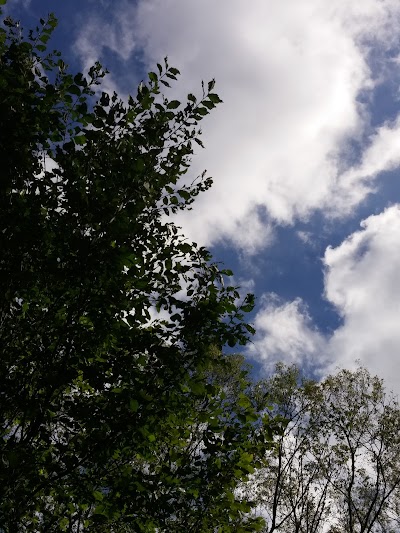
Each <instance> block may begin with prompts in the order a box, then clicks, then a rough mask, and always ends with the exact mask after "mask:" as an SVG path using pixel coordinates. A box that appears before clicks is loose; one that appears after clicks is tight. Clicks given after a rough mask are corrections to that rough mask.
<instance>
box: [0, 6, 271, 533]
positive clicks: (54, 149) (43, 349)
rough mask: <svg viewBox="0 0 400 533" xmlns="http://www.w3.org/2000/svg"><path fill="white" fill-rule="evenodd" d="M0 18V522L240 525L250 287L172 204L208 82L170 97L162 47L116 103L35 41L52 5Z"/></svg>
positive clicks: (72, 526) (180, 189) (253, 433)
mask: <svg viewBox="0 0 400 533" xmlns="http://www.w3.org/2000/svg"><path fill="white" fill-rule="evenodd" d="M0 3H3V4H4V1H3V2H0ZM4 24H5V26H4V28H1V30H0V160H1V167H0V339H1V340H0V428H1V439H0V457H1V458H0V530H1V531H7V532H16V531H18V532H25V531H26V532H27V531H43V532H52V531H70V532H72V531H74V532H79V531H96V532H101V531H107V532H110V531H115V532H117V531H118V532H119V531H128V530H132V531H135V532H140V531H144V532H152V531H153V532H156V531H157V532H162V531H168V532H170V531H187V532H195V533H200V532H216V531H218V532H221V533H222V532H228V531H236V532H240V531H242V532H244V531H255V530H257V529H259V528H260V527H261V522H262V521H261V520H258V519H252V518H249V515H248V512H249V510H250V508H251V505H250V503H249V502H248V501H246V500H245V499H243V498H239V497H238V496H237V495H236V487H237V485H238V483H239V482H241V481H243V480H245V479H247V477H248V475H249V473H251V472H253V470H254V468H255V467H257V466H260V465H261V462H262V461H263V458H264V456H265V452H266V449H267V448H268V446H269V444H270V440H271V428H270V427H269V421H268V417H267V416H264V417H260V416H259V414H258V413H257V411H256V409H255V408H254V406H253V405H252V403H251V401H250V400H249V398H248V396H247V394H246V391H247V390H248V385H249V380H248V377H247V375H246V372H244V371H243V372H242V371H239V372H236V376H237V381H236V382H235V383H234V388H235V389H234V390H235V391H236V392H235V394H234V395H233V394H230V393H229V390H230V391H232V390H233V389H232V387H231V388H230V389H229V388H228V389H227V388H226V384H225V383H224V382H223V381H222V380H221V376H223V375H229V374H230V373H232V372H233V371H236V370H237V369H238V367H237V360H235V359H231V358H230V357H228V356H224V355H223V352H222V348H223V346H224V345H226V344H228V345H230V346H234V345H235V344H237V343H239V344H242V345H243V344H245V343H246V342H247V339H248V335H249V334H250V333H252V328H251V327H250V326H248V325H247V324H246V323H245V322H244V321H243V318H244V313H245V312H248V311H250V310H251V309H252V308H253V297H252V296H250V295H249V296H247V297H246V298H245V299H244V300H242V302H241V303H240V304H238V303H237V302H238V301H239V294H238V291H237V288H236V287H231V286H229V285H228V286H224V284H223V278H224V277H226V276H230V275H231V272H230V271H228V270H221V269H220V268H219V266H218V265H216V264H214V263H211V262H210V260H211V256H210V254H209V253H208V251H207V250H205V249H204V248H200V247H198V246H197V245H196V244H195V243H191V242H188V241H187V240H186V239H185V238H184V237H183V236H182V235H181V234H180V232H179V230H178V228H177V227H176V226H175V225H174V223H173V222H171V221H170V220H169V219H168V215H170V213H171V212H172V213H175V212H176V211H177V210H178V209H185V208H187V207H188V206H190V204H191V203H192V202H193V200H194V198H195V197H196V196H197V195H198V194H199V193H200V192H201V191H204V190H206V189H208V187H209V186H210V185H211V180H210V178H205V176H204V175H203V176H201V177H200V178H199V179H197V180H194V182H193V183H192V185H183V184H182V183H181V182H180V178H182V176H184V175H185V174H186V172H187V170H188V168H189V165H190V158H191V156H192V155H193V143H197V144H200V145H201V140H200V138H199V135H200V131H199V128H198V123H199V121H200V120H201V119H202V118H203V117H204V116H205V115H207V114H208V113H209V111H210V110H211V109H212V108H214V107H215V105H216V104H218V103H219V102H220V99H219V97H218V96H217V95H216V94H215V93H213V92H212V90H213V86H214V82H210V83H209V84H208V85H207V86H203V94H202V96H201V98H200V99H199V100H197V99H196V97H195V96H193V95H191V94H189V95H188V100H187V102H186V103H184V104H181V103H180V102H179V101H177V100H168V99H167V98H165V97H164V96H162V95H161V94H160V88H161V87H163V86H164V87H167V88H168V87H169V83H170V81H171V80H172V81H173V80H175V79H176V77H177V75H178V74H179V72H178V70H177V69H175V68H172V67H169V65H168V63H167V61H165V64H164V65H157V67H158V71H157V73H155V72H151V73H150V74H149V80H148V83H143V84H141V85H140V87H139V89H138V92H137V95H136V97H135V98H134V97H129V99H128V101H127V102H123V101H121V100H120V99H119V98H118V96H117V95H116V94H112V95H109V94H107V93H104V92H103V93H101V92H99V90H98V86H99V84H100V82H101V78H102V77H103V76H104V75H105V73H104V71H103V70H102V68H101V66H100V65H99V64H96V65H95V66H94V67H92V68H91V69H90V70H89V73H88V75H83V74H81V73H78V74H76V75H72V74H70V73H69V72H68V69H67V66H66V65H65V63H64V62H63V60H62V59H61V58H60V55H59V53H58V52H52V53H48V52H47V43H48V41H49V40H50V37H51V33H52V31H53V29H54V28H55V26H56V19H55V18H54V16H52V15H50V16H49V18H48V19H47V20H41V22H40V26H39V27H38V28H37V29H36V31H34V32H30V34H29V37H28V38H25V37H24V34H23V31H22V30H21V28H20V27H19V24H18V23H16V22H15V21H13V20H11V19H9V18H6V19H5V20H4ZM159 311H162V312H163V314H162V316H163V317H164V318H163V319H160V318H157V316H158V314H157V312H159ZM226 391H228V392H226ZM262 425H264V426H265V428H264V431H261V428H262Z"/></svg>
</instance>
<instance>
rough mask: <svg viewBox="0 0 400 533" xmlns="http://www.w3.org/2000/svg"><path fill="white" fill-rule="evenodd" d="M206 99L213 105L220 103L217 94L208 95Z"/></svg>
mask: <svg viewBox="0 0 400 533" xmlns="http://www.w3.org/2000/svg"><path fill="white" fill-rule="evenodd" d="M208 98H209V99H210V100H211V102H212V103H213V104H219V103H222V100H221V98H220V97H219V96H218V94H215V93H209V94H208Z"/></svg>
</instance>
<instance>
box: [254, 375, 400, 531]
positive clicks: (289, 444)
mask: <svg viewBox="0 0 400 533" xmlns="http://www.w3.org/2000/svg"><path fill="white" fill-rule="evenodd" d="M265 394H266V395H267V398H268V402H269V403H270V404H271V405H273V411H272V412H273V413H274V414H275V415H276V416H281V417H282V422H283V425H282V429H283V431H282V433H281V435H280V436H276V437H275V440H276V444H277V446H276V447H275V448H271V451H270V452H269V454H268V460H269V465H268V466H267V467H266V468H262V469H260V470H259V471H257V472H256V473H255V475H254V478H253V479H252V481H251V482H250V483H248V484H247V485H246V489H247V495H248V497H251V495H252V497H253V498H254V500H255V501H257V502H258V505H259V506H260V508H259V512H262V513H263V515H264V516H266V527H265V529H263V531H268V532H271V533H272V532H273V531H281V532H288V533H289V532H290V533H292V532H298V533H303V532H304V533H305V532H310V533H311V532H312V533H319V532H322V531H329V532H330V533H366V532H371V533H394V532H396V531H398V530H399V526H400V521H399V516H400V515H399V508H400V462H399V456H400V408H399V405H398V402H397V400H395V399H394V398H393V397H391V396H390V395H388V394H386V393H385V390H384V387H383V383H382V381H381V380H380V379H378V378H377V377H373V376H371V375H370V374H369V373H368V371H367V370H365V369H362V368H359V369H358V370H356V371H354V372H351V371H349V370H342V371H341V372H339V373H338V374H336V375H335V376H328V377H327V378H326V379H325V380H323V381H322V382H321V383H316V382H313V381H310V380H304V379H301V378H300V372H299V370H298V369H297V368H296V367H294V366H293V367H285V366H283V365H278V367H277V371H276V373H275V375H274V376H272V377H271V378H270V379H268V380H265V381H264V382H261V383H259V384H258V386H257V387H256V389H255V391H254V395H255V397H256V398H259V399H260V398H261V399H262V398H264V397H265ZM284 420H286V426H285V423H284ZM276 421H277V418H276ZM328 526H329V528H330V529H327V527H328Z"/></svg>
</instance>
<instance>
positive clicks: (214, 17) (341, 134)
mask: <svg viewBox="0 0 400 533" xmlns="http://www.w3.org/2000/svg"><path fill="white" fill-rule="evenodd" d="M6 9H7V11H8V13H10V14H11V15H13V16H14V17H16V18H19V19H21V21H22V23H23V25H24V26H26V27H32V26H34V25H35V24H36V22H37V21H38V19H39V18H40V17H44V16H46V14H47V13H48V12H50V11H53V12H55V14H56V15H57V16H58V17H59V27H58V29H57V31H56V33H55V36H54V40H53V46H54V47H56V48H59V49H61V50H62V52H63V57H64V60H65V61H66V62H67V63H69V65H70V67H71V69H72V70H76V71H80V70H82V69H87V68H88V67H89V66H90V65H91V64H93V63H94V62H95V61H96V60H100V62H101V63H102V64H103V66H105V67H106V68H108V70H109V71H110V74H109V75H108V77H107V78H106V80H105V83H104V85H103V90H107V91H113V90H116V91H117V92H118V93H119V94H120V95H121V96H124V95H125V96H126V95H127V94H128V93H129V92H132V94H135V92H136V87H137V84H138V83H139V82H140V81H141V80H142V79H144V78H145V77H146V73H147V72H148V71H150V70H154V67H155V64H156V63H157V62H161V61H162V59H163V58H164V57H165V56H168V58H169V64H170V65H172V66H175V67H177V68H179V70H180V71H181V73H182V76H181V77H180V79H179V82H178V83H177V84H176V85H175V86H174V87H173V88H172V90H171V92H170V93H169V95H168V96H170V97H171V98H172V97H177V98H182V99H184V98H185V95H186V94H187V93H188V92H193V93H196V92H197V93H199V92H200V89H201V81H202V80H205V81H208V80H210V79H212V78H215V79H216V92H218V94H219V95H220V97H221V98H222V100H223V102H224V103H223V104H222V105H220V106H218V108H217V109H216V110H215V111H214V112H213V113H212V114H211V115H210V116H209V117H207V119H206V120H205V121H204V123H203V124H202V130H203V142H204V144H205V146H206V148H205V150H200V149H199V152H198V153H197V154H196V157H195V158H194V160H193V165H192V169H191V177H194V176H196V175H198V174H200V173H201V171H202V170H203V169H207V173H208V175H211V176H212V177H213V178H214V185H213V187H212V188H211V189H210V190H209V191H208V192H206V193H203V194H202V195H201V196H200V197H198V199H197V200H196V203H195V204H194V207H193V210H192V211H188V212H184V213H181V214H180V215H179V216H178V217H177V223H178V224H179V225H180V226H181V227H182V228H183V232H184V233H185V234H186V235H187V236H188V237H189V238H190V239H192V240H194V241H195V242H197V243H199V244H201V245H205V246H207V247H209V248H210V250H211V251H212V253H213V256H214V259H215V260H216V261H223V262H224V263H225V265H226V267H227V268H231V269H232V270H233V271H234V273H235V276H234V279H233V282H234V283H235V284H238V285H240V286H241V287H242V290H243V291H244V292H246V291H247V292H249V291H250V292H253V293H254V294H255V295H256V297H257V305H256V309H255V310H254V312H253V314H252V315H251V317H250V318H249V319H250V320H251V321H252V323H253V324H254V325H255V327H256V330H257V334H256V336H255V337H254V339H253V342H252V343H251V344H250V345H249V346H248V347H247V348H246V349H245V354H246V355H247V357H248V358H249V359H250V360H251V361H252V362H253V363H254V365H255V369H256V373H257V375H258V376H260V377H262V376H265V375H267V374H268V373H269V372H271V371H272V370H273V368H274V365H275V364H276V363H277V362H279V361H283V362H285V363H288V364H291V363H296V364H298V365H299V366H300V367H301V368H302V369H303V370H304V372H305V373H306V374H307V375H310V376H313V377H323V376H325V375H327V374H328V373H330V372H334V371H335V370H336V369H337V368H356V367H357V366H359V365H362V366H365V367H366V368H368V369H369V370H370V371H371V372H372V373H374V374H377V375H379V376H380V377H382V378H383V379H384V380H385V383H386V385H387V387H388V388H389V389H391V390H393V391H394V392H395V393H396V394H398V393H400V246H399V240H400V179H399V178H400V169H399V167H400V100H399V99H400V32H399V31H398V28H399V27H400V24H399V23H400V2H399V0H363V1H362V2H360V1H358V0H329V2H327V1H326V0H283V1H280V2H277V1H276V0H252V2H248V1H247V2H245V1H244V0H218V2H215V1H211V0H197V1H192V0H80V1H77V0H68V2H55V1H50V0H8V5H7V8H6Z"/></svg>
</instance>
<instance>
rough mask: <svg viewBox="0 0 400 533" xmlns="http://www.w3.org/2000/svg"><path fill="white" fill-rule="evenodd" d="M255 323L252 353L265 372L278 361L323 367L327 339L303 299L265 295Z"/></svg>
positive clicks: (270, 369) (250, 348) (250, 349)
mask: <svg viewBox="0 0 400 533" xmlns="http://www.w3.org/2000/svg"><path fill="white" fill-rule="evenodd" d="M254 326H255V328H256V331H257V336H256V338H255V340H254V343H253V344H252V345H250V346H249V349H248V350H249V355H250V356H252V357H255V358H257V359H258V360H259V361H261V362H262V364H263V367H264V370H265V371H266V372H270V371H272V370H273V369H274V366H275V364H276V363H277V362H279V361H285V362H286V363H288V364H290V363H296V364H298V365H302V366H304V365H312V366H313V367H314V369H316V368H317V367H321V366H322V363H323V361H324V360H323V356H324V353H325V352H326V348H325V343H326V341H325V339H324V337H323V335H322V334H321V333H320V332H319V331H318V330H317V329H316V328H315V326H314V325H313V324H312V320H311V318H310V316H309V314H308V311H307V307H306V305H305V304H304V302H303V301H302V300H301V299H300V298H296V299H295V300H294V301H292V302H283V301H281V300H280V299H279V298H278V297H277V296H276V295H275V294H268V295H264V297H263V298H262V300H261V308H260V310H259V312H258V313H257V315H256V318H255V321H254Z"/></svg>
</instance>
